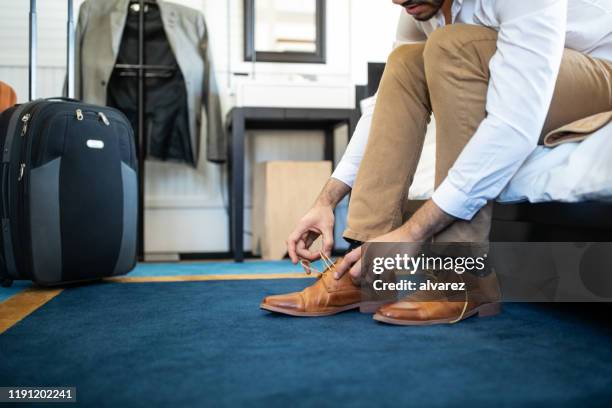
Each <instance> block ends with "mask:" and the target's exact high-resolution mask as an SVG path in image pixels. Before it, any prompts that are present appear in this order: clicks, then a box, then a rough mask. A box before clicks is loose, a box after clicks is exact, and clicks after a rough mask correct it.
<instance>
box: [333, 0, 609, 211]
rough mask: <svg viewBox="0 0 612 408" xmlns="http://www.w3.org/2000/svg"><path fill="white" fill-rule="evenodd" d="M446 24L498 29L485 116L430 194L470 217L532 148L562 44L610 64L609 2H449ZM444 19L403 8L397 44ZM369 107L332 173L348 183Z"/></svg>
mask: <svg viewBox="0 0 612 408" xmlns="http://www.w3.org/2000/svg"><path fill="white" fill-rule="evenodd" d="M452 21H453V23H467V24H477V25H482V26H485V27H490V28H492V29H495V30H496V31H498V33H499V34H498V41H497V52H496V53H495V54H494V55H493V57H492V59H491V61H490V63H489V68H490V81H489V88H488V92H487V103H486V111H487V117H486V118H485V119H484V120H483V121H482V122H481V124H480V126H479V127H478V129H477V131H476V133H475V134H474V135H473V137H472V139H471V140H470V142H469V143H468V144H467V145H466V146H465V148H464V149H463V151H462V153H461V154H460V156H459V158H458V159H457V161H456V162H455V164H454V165H453V167H452V168H451V169H450V171H449V173H448V177H447V178H446V179H445V180H444V181H443V182H442V184H441V185H440V186H439V187H438V188H437V189H436V191H435V192H434V194H433V197H432V199H433V200H434V202H435V203H436V204H437V205H438V206H439V207H440V208H441V209H442V210H444V211H445V212H446V213H448V214H450V215H453V216H455V217H457V218H461V219H465V220H469V219H471V218H472V217H473V216H474V214H476V212H478V210H479V209H480V208H482V207H483V206H484V205H485V204H486V203H487V201H489V200H492V199H494V198H496V197H497V196H498V195H499V193H500V192H501V191H502V189H503V188H504V186H505V185H506V184H507V183H508V182H509V181H510V179H511V178H512V176H513V175H514V174H515V173H516V171H517V170H518V169H519V167H520V166H521V164H522V163H523V161H524V160H525V159H526V158H527V156H528V155H529V154H530V153H531V152H532V151H533V150H534V149H535V147H536V145H537V142H538V139H539V136H540V133H541V131H542V127H543V125H544V120H545V119H546V115H547V113H548V109H549V106H550V102H551V99H552V95H553V91H554V87H555V82H556V78H557V75H558V72H559V67H560V64H561V58H562V55H563V49H564V48H569V49H573V50H576V51H579V52H582V53H585V54H588V55H591V56H593V57H596V58H602V59H606V60H609V61H612V0H528V1H527V0H521V1H509V0H454V2H453V6H452ZM444 24H445V22H444V16H443V15H442V13H441V12H439V13H438V15H436V16H435V17H434V18H432V19H431V20H429V21H426V22H419V21H416V20H414V18H412V17H411V16H410V15H408V14H407V13H405V11H404V10H402V14H401V17H400V21H399V25H398V30H397V37H396V45H400V44H406V43H415V42H422V41H425V40H426V39H427V37H428V36H429V35H430V34H431V33H432V32H433V31H434V30H436V29H437V28H439V27H441V26H443V25H444ZM373 105H374V103H373V102H372V103H370V106H369V107H368V108H367V109H365V110H364V112H363V116H362V117H361V119H360V120H359V123H358V124H357V127H356V129H355V133H354V134H353V137H352V139H351V142H350V143H349V145H348V147H347V149H346V152H345V154H344V156H343V158H342V160H341V161H340V163H339V164H338V166H337V168H336V170H335V171H334V173H333V175H332V177H334V178H336V179H338V180H340V181H342V182H344V183H345V184H347V185H348V186H352V184H353V182H354V180H355V176H356V174H357V169H358V168H359V164H360V162H361V158H362V157H363V154H364V151H365V146H366V143H367V139H368V135H369V131H370V124H371V119H372V113H373V110H374V108H373Z"/></svg>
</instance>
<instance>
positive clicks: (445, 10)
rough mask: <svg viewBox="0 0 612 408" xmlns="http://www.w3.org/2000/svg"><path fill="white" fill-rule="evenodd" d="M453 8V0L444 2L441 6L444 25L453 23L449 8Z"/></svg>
mask: <svg viewBox="0 0 612 408" xmlns="http://www.w3.org/2000/svg"><path fill="white" fill-rule="evenodd" d="M452 7H453V0H446V1H445V2H444V4H443V5H442V13H443V14H444V22H445V23H446V24H452V23H453V14H452V12H451V8H452Z"/></svg>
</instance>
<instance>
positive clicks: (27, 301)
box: [0, 288, 63, 334]
mask: <svg viewBox="0 0 612 408" xmlns="http://www.w3.org/2000/svg"><path fill="white" fill-rule="evenodd" d="M62 290H63V289H56V288H53V289H51V288H27V289H25V290H24V291H23V292H20V293H17V294H16V295H15V296H12V297H10V298H8V299H7V300H5V301H4V302H2V303H0V334H2V333H4V332H5V331H7V330H8V329H10V328H11V327H13V326H14V325H15V324H17V323H18V322H19V321H21V320H23V319H24V318H26V317H27V316H28V315H29V314H31V313H32V312H34V311H35V310H36V309H38V308H39V307H41V306H42V305H44V304H45V303H47V302H48V301H50V300H51V299H53V298H54V297H56V296H57V295H59V294H60V293H61V292H62Z"/></svg>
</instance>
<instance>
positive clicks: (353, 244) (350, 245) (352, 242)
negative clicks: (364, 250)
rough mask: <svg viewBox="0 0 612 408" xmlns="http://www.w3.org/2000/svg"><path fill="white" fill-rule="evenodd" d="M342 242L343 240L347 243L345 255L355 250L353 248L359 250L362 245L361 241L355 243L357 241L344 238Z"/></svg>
mask: <svg viewBox="0 0 612 408" xmlns="http://www.w3.org/2000/svg"><path fill="white" fill-rule="evenodd" d="M344 240H345V241H346V242H348V243H349V247H348V249H347V250H346V253H347V254H348V253H349V252H351V251H352V250H353V249H355V248H359V247H360V246H361V245H363V242H361V241H357V240H354V239H350V238H344Z"/></svg>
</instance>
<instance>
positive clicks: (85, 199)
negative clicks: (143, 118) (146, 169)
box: [0, 2, 138, 286]
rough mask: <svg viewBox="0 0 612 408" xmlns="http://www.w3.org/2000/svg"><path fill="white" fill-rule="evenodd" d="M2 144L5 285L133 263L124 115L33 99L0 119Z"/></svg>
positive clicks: (52, 280) (55, 280)
mask: <svg viewBox="0 0 612 408" xmlns="http://www.w3.org/2000/svg"><path fill="white" fill-rule="evenodd" d="M32 4H35V2H32ZM70 9H71V7H69V11H70V12H71V10H70ZM34 11H35V10H31V19H30V22H31V24H32V23H34V24H35V22H36V15H35V13H34ZM70 21H71V19H69V30H68V31H69V43H70V42H72V44H74V38H71V36H72V35H74V34H73V33H72V30H71V29H70V27H71V26H70ZM31 32H32V30H31ZM30 43H31V48H32V54H31V55H35V51H36V50H35V41H32V40H31V41H30ZM70 48H72V47H69V52H70ZM32 59H35V58H31V61H30V64H32ZM69 60H70V58H69ZM68 65H69V67H68V69H69V74H68V78H69V80H72V78H73V75H72V73H71V72H70V70H71V69H73V68H72V67H71V66H70V65H71V64H68ZM34 68H35V67H34ZM30 69H33V68H32V67H31V68H30ZM0 146H2V149H3V150H2V174H1V176H2V181H1V189H2V234H1V240H2V245H1V248H0V250H1V252H2V259H1V260H0V278H1V280H2V284H3V286H8V285H10V284H11V283H12V281H13V280H16V279H29V280H32V281H34V282H36V283H38V284H42V285H57V284H62V283H69V282H77V281H84V280H92V279H98V278H102V277H107V276H113V275H121V274H125V273H127V272H129V271H130V270H131V269H132V268H133V267H134V265H135V264H136V246H137V245H136V241H137V220H138V214H137V212H138V196H137V194H138V177H137V156H136V148H135V145H134V136H133V130H132V128H131V126H130V123H129V121H128V120H127V118H126V117H125V116H124V115H123V114H122V113H121V112H119V111H118V110H115V109H112V108H108V107H102V106H95V105H89V104H84V103H81V102H79V101H76V100H72V99H67V98H52V99H37V100H33V101H31V102H28V103H25V104H22V105H18V106H16V107H13V108H10V109H8V110H6V111H4V112H3V113H2V114H1V115H0Z"/></svg>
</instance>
